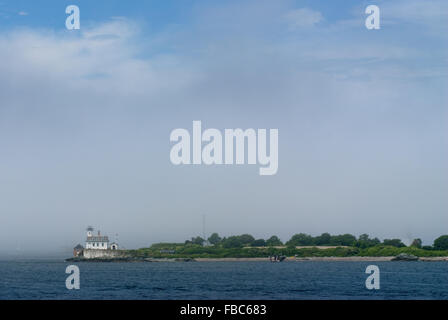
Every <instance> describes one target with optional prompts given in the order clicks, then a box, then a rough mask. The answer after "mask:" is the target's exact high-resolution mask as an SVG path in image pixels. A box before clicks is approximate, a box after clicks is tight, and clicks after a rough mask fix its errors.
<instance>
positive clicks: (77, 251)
mask: <svg viewBox="0 0 448 320" xmlns="http://www.w3.org/2000/svg"><path fill="white" fill-rule="evenodd" d="M93 232H94V228H93V227H90V226H89V227H87V239H86V246H85V248H84V247H83V246H82V245H81V244H78V245H77V246H76V247H74V248H73V256H75V257H81V256H83V255H84V250H118V243H116V242H112V243H110V244H109V237H108V236H105V235H101V232H100V231H99V230H98V234H97V235H94V233H93Z"/></svg>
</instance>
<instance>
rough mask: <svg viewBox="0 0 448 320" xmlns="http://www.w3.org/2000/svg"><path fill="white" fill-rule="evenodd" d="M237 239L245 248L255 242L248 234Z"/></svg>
mask: <svg viewBox="0 0 448 320" xmlns="http://www.w3.org/2000/svg"><path fill="white" fill-rule="evenodd" d="M238 237H239V239H240V241H241V244H242V245H245V246H248V245H251V243H252V242H254V241H255V238H254V237H252V236H251V235H250V234H242V235H240V236H238Z"/></svg>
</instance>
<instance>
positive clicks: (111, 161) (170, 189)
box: [0, 0, 448, 256]
mask: <svg viewBox="0 0 448 320" xmlns="http://www.w3.org/2000/svg"><path fill="white" fill-rule="evenodd" d="M71 4H75V5H77V6H79V8H80V13H81V28H80V30H67V29H66V28H65V20H66V18H67V16H68V15H67V14H66V13H65V8H66V6H68V5H71ZM370 4H375V5H377V6H378V7H379V8H380V10H381V29H379V30H367V29H366V27H365V22H364V21H365V19H366V17H367V15H366V14H365V12H364V11H365V8H366V7H367V6H368V5H370ZM447 31H448V2H446V1H444V0H431V1H429V0H427V1H423V0H406V1H405V0H393V1H375V2H370V1H346V0H344V1H342V0H338V1H331V2H330V1H299V0H297V1H293V0H277V1H267V0H257V1H255V0H238V1H233V0H230V1H225V2H223V1H209V0H208V1H205V0H204V1H199V0H198V1H194V0H185V1H133V2H132V5H131V4H130V3H129V2H126V1H117V0H109V1H99V0H96V1H57V2H56V1H48V0H42V1H39V2H37V1H29V0H28V1H20V0H18V1H4V0H0V150H1V154H0V155H1V156H0V179H1V180H0V181H1V183H0V255H16V256H21V255H29V254H61V255H63V254H65V255H66V254H70V252H71V250H72V248H73V247H74V246H75V245H76V244H78V243H83V241H84V238H85V229H86V227H87V226H89V225H92V226H94V227H95V228H97V229H100V230H101V231H102V233H104V234H108V235H109V236H110V238H111V239H113V240H115V239H117V240H118V242H119V244H120V245H121V246H122V247H124V248H140V247H146V246H149V245H150V244H151V243H155V242H161V241H168V242H177V241H179V242H183V241H185V240H186V239H189V238H191V237H193V236H197V235H202V219H203V215H205V217H206V219H205V221H206V223H205V230H206V234H207V235H209V234H211V233H212V232H218V233H219V234H220V235H222V236H229V235H235V234H242V233H250V234H252V235H253V236H254V237H256V238H268V237H270V236H271V235H274V234H275V235H277V236H279V237H280V238H281V239H282V240H283V241H286V240H288V239H289V238H290V237H291V236H292V235H293V234H295V233H300V232H304V233H309V234H312V235H319V234H321V233H323V232H329V233H331V234H342V233H352V234H355V235H360V234H362V233H368V234H369V235H371V236H372V237H379V238H381V239H384V238H400V239H402V240H403V241H404V242H405V243H409V242H410V241H411V240H412V239H413V238H421V239H422V240H423V242H424V244H428V245H431V244H432V242H433V240H434V239H435V238H436V237H438V236H440V235H442V234H448V214H447V209H448V197H447V196H446V195H447V193H448V161H447V160H448V130H447V126H448V108H447V107H448V104H447V102H448V99H447V98H448V97H447V92H448V90H446V88H447V84H448V83H447V76H448V68H447V67H448V50H447V49H448V48H447V47H448V46H447V45H448V41H447V40H448V32H447ZM194 120H200V121H202V126H203V128H204V129H206V128H217V129H219V130H224V129H227V128H229V129H233V128H242V129H247V128H265V129H273V128H275V129H278V130H279V151H278V154H279V168H278V173H277V174H276V175H273V176H260V175H259V174H258V168H259V166H258V165H255V166H254V165H239V166H237V165H233V166H231V165H222V166H205V165H202V166H193V165H184V166H174V165H173V164H172V163H171V161H170V158H169V154H170V149H171V147H172V145H173V144H172V143H171V142H170V139H169V138H170V133H171V131H172V130H174V129H176V128H185V129H188V130H190V132H191V130H192V122H193V121H194Z"/></svg>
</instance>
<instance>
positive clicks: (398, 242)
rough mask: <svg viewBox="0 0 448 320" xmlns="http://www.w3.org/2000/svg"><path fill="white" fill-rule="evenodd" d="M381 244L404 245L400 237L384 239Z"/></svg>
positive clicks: (399, 246) (398, 246)
mask: <svg viewBox="0 0 448 320" xmlns="http://www.w3.org/2000/svg"><path fill="white" fill-rule="evenodd" d="M383 244H384V245H385V246H392V247H397V248H401V247H406V245H405V244H404V243H403V242H401V240H400V239H384V240H383Z"/></svg>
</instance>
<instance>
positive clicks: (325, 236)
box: [314, 233, 331, 246]
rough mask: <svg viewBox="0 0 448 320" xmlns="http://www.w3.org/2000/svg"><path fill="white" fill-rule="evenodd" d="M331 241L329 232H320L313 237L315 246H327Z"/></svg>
mask: <svg viewBox="0 0 448 320" xmlns="http://www.w3.org/2000/svg"><path fill="white" fill-rule="evenodd" d="M330 242H331V235H330V234H329V233H322V234H321V235H320V236H318V237H316V238H314V244H315V245H316V246H329V245H330Z"/></svg>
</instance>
